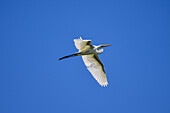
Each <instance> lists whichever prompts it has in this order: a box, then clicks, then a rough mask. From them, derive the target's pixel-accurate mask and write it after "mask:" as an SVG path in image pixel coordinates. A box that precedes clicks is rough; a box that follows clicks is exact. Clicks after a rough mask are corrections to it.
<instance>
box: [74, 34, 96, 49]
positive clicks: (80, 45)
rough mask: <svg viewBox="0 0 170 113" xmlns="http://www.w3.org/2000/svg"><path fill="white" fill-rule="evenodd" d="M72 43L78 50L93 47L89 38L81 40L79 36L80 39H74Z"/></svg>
mask: <svg viewBox="0 0 170 113" xmlns="http://www.w3.org/2000/svg"><path fill="white" fill-rule="evenodd" d="M74 43H75V46H76V48H77V49H78V50H79V51H83V50H87V49H90V48H91V47H93V45H92V44H91V40H83V39H82V38H81V37H80V39H74Z"/></svg>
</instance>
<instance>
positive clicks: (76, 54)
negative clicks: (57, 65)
mask: <svg viewBox="0 0 170 113" xmlns="http://www.w3.org/2000/svg"><path fill="white" fill-rule="evenodd" d="M79 55H80V53H75V54H71V55H67V56H64V57H61V58H59V60H62V59H65V58H69V57H73V56H79Z"/></svg>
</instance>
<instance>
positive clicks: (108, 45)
mask: <svg viewBox="0 0 170 113" xmlns="http://www.w3.org/2000/svg"><path fill="white" fill-rule="evenodd" d="M107 46H111V45H110V44H108V45H102V47H107Z"/></svg>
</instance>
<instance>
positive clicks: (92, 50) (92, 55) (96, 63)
mask: <svg viewBox="0 0 170 113" xmlns="http://www.w3.org/2000/svg"><path fill="white" fill-rule="evenodd" d="M74 42H75V46H76V48H77V49H78V50H79V52H77V53H75V54H72V55H68V56H65V57H62V58H60V59H59V60H62V59H64V58H69V57H72V56H82V59H83V61H84V63H85V65H86V67H87V69H88V70H89V71H90V72H91V74H92V75H93V76H94V78H95V79H96V80H97V82H98V83H99V84H100V85H101V86H107V84H108V82H107V78H106V73H105V70H104V66H103V64H102V62H101V61H100V59H99V58H98V56H97V54H101V53H102V52H103V49H101V48H103V47H107V46H110V45H99V46H94V45H92V44H91V40H83V39H82V38H81V37H80V39H74Z"/></svg>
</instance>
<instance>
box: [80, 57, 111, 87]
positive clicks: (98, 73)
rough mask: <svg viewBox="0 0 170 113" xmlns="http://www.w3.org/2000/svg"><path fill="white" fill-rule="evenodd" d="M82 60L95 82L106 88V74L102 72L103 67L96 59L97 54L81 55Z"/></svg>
mask: <svg viewBox="0 0 170 113" xmlns="http://www.w3.org/2000/svg"><path fill="white" fill-rule="evenodd" d="M82 59H83V61H84V63H85V65H86V66H87V69H88V70H89V71H90V73H91V74H92V75H93V77H94V78H95V79H96V80H97V82H98V83H99V84H100V85H101V86H107V84H108V82H107V78H106V73H105V70H104V66H103V64H102V62H101V61H100V59H99V58H98V56H97V54H92V55H83V56H82Z"/></svg>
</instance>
